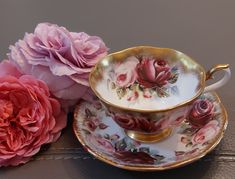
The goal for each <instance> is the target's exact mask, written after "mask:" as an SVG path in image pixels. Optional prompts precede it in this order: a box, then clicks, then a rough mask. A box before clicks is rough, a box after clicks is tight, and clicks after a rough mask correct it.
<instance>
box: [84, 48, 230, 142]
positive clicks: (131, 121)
mask: <svg viewBox="0 0 235 179" xmlns="http://www.w3.org/2000/svg"><path fill="white" fill-rule="evenodd" d="M220 70H223V71H225V73H224V77H223V78H222V79H221V80H220V81H218V82H216V83H214V84H212V85H209V86H205V82H206V80H208V79H211V77H212V75H213V74H214V73H215V72H216V71H220ZM230 76H231V73H230V69H229V65H228V64H219V65H216V66H215V67H214V68H212V69H211V70H209V71H208V72H207V73H206V71H205V69H204V68H203V67H202V66H201V65H199V64H198V63H197V62H196V61H194V60H193V59H192V58H190V57H189V56H187V55H185V54H184V53H182V52H179V51H176V50H174V49H169V48H157V47H149V46H139V47H133V48H128V49H125V50H122V51H119V52H115V53H112V54H110V55H108V56H106V57H105V58H103V59H101V60H100V61H99V62H98V63H97V64H96V66H95V67H94V69H93V70H92V71H91V73H90V76H89V83H90V86H91V88H92V90H93V91H94V93H95V94H96V96H97V97H98V98H99V99H100V100H101V101H102V102H103V104H104V105H105V107H106V110H107V113H108V114H109V115H110V116H112V118H113V120H115V121H116V123H117V124H118V125H120V126H121V127H122V128H123V129H124V130H125V131H126V134H127V135H128V136H129V137H131V138H133V139H135V140H138V141H141V142H155V141H159V140H161V139H163V138H165V137H167V136H168V135H170V131H171V130H172V129H173V128H174V127H175V126H176V125H179V124H180V123H181V122H182V121H183V120H184V119H185V118H187V115H188V113H189V111H190V107H189V105H188V104H191V103H193V102H194V101H195V99H196V98H197V97H198V96H199V95H201V94H202V93H203V92H207V91H213V90H215V89H217V88H219V87H221V86H223V85H224V84H225V83H226V82H227V81H228V80H229V78H230ZM166 131H167V132H166Z"/></svg>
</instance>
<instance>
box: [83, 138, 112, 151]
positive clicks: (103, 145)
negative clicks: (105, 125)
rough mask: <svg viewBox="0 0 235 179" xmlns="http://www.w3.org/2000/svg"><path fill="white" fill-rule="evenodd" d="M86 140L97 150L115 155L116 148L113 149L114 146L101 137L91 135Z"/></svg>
mask: <svg viewBox="0 0 235 179" xmlns="http://www.w3.org/2000/svg"><path fill="white" fill-rule="evenodd" d="M86 138H87V142H88V143H89V144H91V145H92V146H93V147H95V148H96V149H98V150H101V151H102V152H105V153H109V154H113V153H114V152H115V148H114V147H113V145H112V144H111V143H110V142H109V141H108V140H106V139H105V138H102V137H101V136H96V135H93V134H90V135H87V136H86Z"/></svg>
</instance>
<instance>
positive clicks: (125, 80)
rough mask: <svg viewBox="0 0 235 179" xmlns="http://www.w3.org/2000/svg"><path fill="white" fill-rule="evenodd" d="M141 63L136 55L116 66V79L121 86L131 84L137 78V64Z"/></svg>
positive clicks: (116, 82)
mask: <svg viewBox="0 0 235 179" xmlns="http://www.w3.org/2000/svg"><path fill="white" fill-rule="evenodd" d="M138 63H139V61H138V59H137V58H136V57H133V56H132V57H129V58H127V59H126V61H125V62H124V63H121V64H118V65H117V66H116V67H115V72H114V73H115V74H114V81H115V84H117V85H118V86H119V87H129V86H131V85H132V84H133V83H134V82H135V81H136V78H137V74H136V65H137V64H138Z"/></svg>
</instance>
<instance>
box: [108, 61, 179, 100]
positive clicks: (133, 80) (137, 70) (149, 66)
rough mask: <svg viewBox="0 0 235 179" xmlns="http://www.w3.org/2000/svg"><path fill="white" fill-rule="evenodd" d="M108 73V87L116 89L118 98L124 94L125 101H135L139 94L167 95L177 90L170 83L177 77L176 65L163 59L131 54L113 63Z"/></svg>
mask: <svg viewBox="0 0 235 179" xmlns="http://www.w3.org/2000/svg"><path fill="white" fill-rule="evenodd" d="M108 75H109V77H110V79H109V80H110V81H109V82H110V84H109V85H110V88H111V89H112V90H115V91H116V93H117V95H118V97H119V99H122V98H123V97H124V96H126V99H127V101H135V100H136V99H138V97H139V96H140V95H142V96H143V97H144V98H152V97H154V96H158V97H168V96H170V94H171V93H177V90H178V89H177V86H176V85H172V84H174V83H175V82H176V81H177V79H178V75H179V72H178V67H177V66H172V67H171V66H170V65H169V64H168V62H167V61H166V60H165V59H156V58H153V57H147V56H142V57H135V56H131V57H128V58H127V59H126V60H125V61H124V62H122V63H120V64H119V63H117V64H115V67H114V68H112V70H111V71H109V72H108Z"/></svg>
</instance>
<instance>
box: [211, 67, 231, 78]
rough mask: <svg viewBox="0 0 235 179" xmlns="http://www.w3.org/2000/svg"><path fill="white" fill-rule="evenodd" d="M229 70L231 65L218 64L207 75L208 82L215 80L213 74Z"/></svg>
mask: <svg viewBox="0 0 235 179" xmlns="http://www.w3.org/2000/svg"><path fill="white" fill-rule="evenodd" d="M227 68H229V64H217V65H215V66H214V67H213V68H212V69H210V70H209V71H208V72H207V73H206V80H209V79H213V74H214V73H215V72H217V71H220V70H224V69H227Z"/></svg>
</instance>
